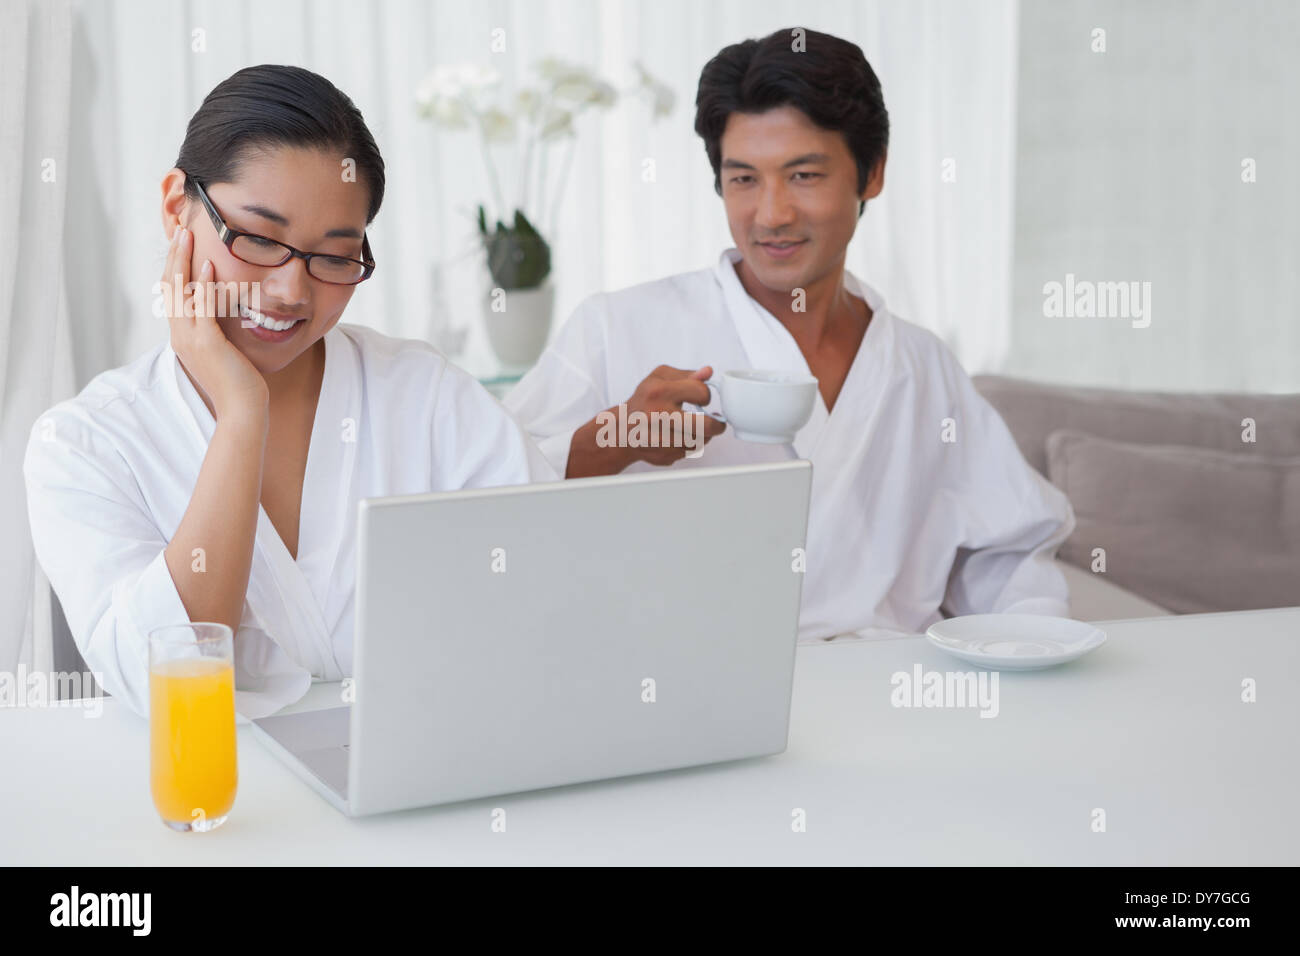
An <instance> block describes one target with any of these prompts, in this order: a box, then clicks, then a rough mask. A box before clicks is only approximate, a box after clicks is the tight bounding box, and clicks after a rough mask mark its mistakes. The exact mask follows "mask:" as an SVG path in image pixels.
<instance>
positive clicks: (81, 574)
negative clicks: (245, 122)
mask: <svg viewBox="0 0 1300 956" xmlns="http://www.w3.org/2000/svg"><path fill="white" fill-rule="evenodd" d="M215 428H216V423H215V422H214V420H213V418H212V415H211V414H210V413H209V412H208V410H207V407H206V406H205V405H204V404H203V400H202V399H201V398H200V397H199V394H198V392H197V391H196V390H195V388H194V386H193V384H192V383H191V382H190V380H189V377H188V376H187V375H186V374H185V371H184V370H183V369H182V368H181V365H180V362H179V360H178V359H177V358H176V353H175V352H174V351H173V350H172V348H171V346H170V344H164V345H161V346H159V347H158V348H156V349H154V350H153V351H151V352H150V353H149V354H147V355H145V356H143V357H141V358H140V359H137V360H136V361H135V362H133V363H131V364H130V365H127V366H125V367H123V368H119V369H114V370H112V371H109V372H105V373H103V374H102V375H100V376H98V377H97V378H96V379H95V380H94V381H92V382H91V383H90V384H89V385H87V386H86V388H85V389H84V390H83V391H82V392H81V394H80V395H78V396H77V397H76V398H73V399H70V400H68V401H65V402H62V403H60V404H59V405H56V406H55V407H54V408H52V409H51V410H49V411H48V412H46V413H45V414H44V415H42V416H41V418H40V419H38V420H37V422H36V423H35V425H34V426H33V428H32V434H31V438H30V440H29V442H28V446H27V457H26V461H25V463H24V473H25V476H26V480H27V502H28V514H29V517H30V520H31V526H32V539H33V542H34V544H35V550H36V556H37V558H38V560H39V561H40V563H41V566H42V568H44V570H45V573H46V575H47V576H48V578H49V580H50V583H51V585H52V586H53V588H54V591H55V593H56V594H57V595H58V597H59V600H60V602H61V603H62V605H63V610H64V613H65V615H66V617H67V619H68V624H69V625H70V627H71V630H72V634H73V636H74V638H75V639H76V642H77V646H78V647H79V648H80V650H81V654H82V656H83V657H84V658H85V659H86V663H87V664H88V665H89V667H90V669H91V670H92V671H95V672H97V673H98V674H99V675H100V677H101V681H102V683H103V685H104V689H105V690H106V691H107V692H108V693H110V694H112V695H113V696H115V697H119V698H121V699H123V700H125V701H126V702H127V703H128V704H129V705H130V706H131V707H132V708H133V709H135V710H136V711H137V712H138V713H141V714H144V713H146V712H147V709H148V699H149V695H148V633H149V631H150V629H152V628H154V627H157V626H159V625H163V624H176V623H185V622H186V621H187V620H188V616H187V614H186V612H185V607H184V605H183V604H182V603H181V600H180V595H179V594H178V593H177V590H176V587H175V585H174V583H173V582H172V578H171V574H170V572H169V571H168V569H167V565H166V563H165V560H164V557H163V549H164V548H165V547H166V545H167V542H168V541H169V540H170V539H171V538H172V536H173V535H174V534H175V532H176V529H177V528H178V527H179V525H180V522H181V518H182V517H183V516H184V514H185V509H186V508H187V507H188V505H189V501H190V496H191V495H192V493H193V491H194V485H195V482H196V480H197V478H198V474H199V467H200V465H201V464H202V462H203V457H204V455H205V454H206V452H207V447H208V442H209V440H210V439H211V437H212V434H213V431H214V430H215ZM556 478H557V475H556V474H555V473H554V472H553V471H552V470H551V468H550V466H549V465H548V464H547V462H546V460H545V459H544V458H543V457H542V455H541V454H540V453H539V452H538V450H537V448H536V446H535V445H533V443H532V442H531V441H529V439H528V438H527V437H526V436H525V435H524V433H523V431H522V430H521V429H520V427H519V425H518V424H517V423H516V422H515V421H514V420H513V419H512V418H511V417H510V416H509V415H508V414H507V413H506V412H505V410H504V409H502V407H501V406H500V404H499V403H498V402H497V401H496V400H495V399H494V398H493V397H492V396H491V395H489V394H488V393H487V392H486V391H485V390H484V389H483V388H482V387H481V386H480V385H479V383H478V382H476V381H475V380H474V379H473V378H471V377H470V376H469V375H467V374H466V373H464V372H462V371H461V370H460V369H458V368H456V367H455V366H453V365H451V364H450V363H448V362H447V360H446V359H445V358H443V356H442V355H441V354H440V353H438V352H437V351H436V350H434V349H433V347H432V346H430V345H427V344H426V343H423V342H418V341H409V340H400V339H394V338H389V337H388V336H385V335H382V334H380V333H378V332H376V331H374V330H371V329H368V328H364V327H360V326H350V325H337V326H335V327H334V328H333V329H331V330H330V331H329V332H328V333H327V334H326V336H325V373H324V378H323V380H322V383H321V391H320V400H319V403H318V405H317V409H316V418H315V422H314V425H313V427H312V435H311V445H310V449H309V454H308V457H307V467H306V474H305V476H304V481H303V493H302V510H301V517H300V522H299V528H300V530H299V537H298V558H297V560H296V561H295V560H294V558H293V557H292V556H291V555H290V554H289V550H288V548H287V547H286V546H285V544H284V542H283V541H282V540H281V538H280V536H279V534H278V533H277V531H276V530H275V527H274V525H272V524H271V521H270V519H269V518H268V517H267V515H266V511H265V510H264V509H262V508H260V507H259V509H258V519H257V535H256V542H255V545H254V549H253V564H252V572H251V574H250V579H249V584H248V592H247V595H246V598H245V602H244V609H243V616H242V618H241V620H240V625H239V630H238V631H237V633H236V635H235V686H236V706H237V709H238V710H239V712H240V713H242V714H244V715H245V716H249V717H257V716H262V715H265V714H268V713H271V712H273V711H275V710H277V709H279V708H280V707H282V706H284V705H286V704H288V703H292V702H293V701H295V700H297V699H298V698H299V697H301V696H302V694H303V693H304V692H305V691H306V690H307V688H308V686H310V684H311V681H312V678H313V677H316V678H320V679H323V680H340V679H342V678H344V677H347V676H350V675H351V672H352V629H353V593H354V587H355V582H356V569H355V566H354V565H355V554H356V515H357V503H358V501H360V500H361V499H362V498H371V497H382V496H387V495H402V494H419V493H423V492H428V491H444V490H451V489H458V488H478V487H485V486H491V485H510V484H524V483H527V482H529V481H549V480H556ZM209 560H210V556H209Z"/></svg>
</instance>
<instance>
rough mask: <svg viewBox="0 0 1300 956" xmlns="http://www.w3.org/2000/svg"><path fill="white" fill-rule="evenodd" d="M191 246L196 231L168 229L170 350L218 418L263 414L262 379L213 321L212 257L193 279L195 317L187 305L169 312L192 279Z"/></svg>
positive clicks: (264, 393)
mask: <svg viewBox="0 0 1300 956" xmlns="http://www.w3.org/2000/svg"><path fill="white" fill-rule="evenodd" d="M193 250H194V234H193V233H192V232H190V231H189V230H188V229H186V228H184V227H183V226H180V225H179V224H178V225H177V227H176V229H175V231H174V232H173V233H172V242H171V247H170V248H169V249H168V251H167V265H166V266H165V267H164V269H163V277H162V281H163V288H164V289H168V288H171V287H172V284H173V283H177V284H179V286H180V294H179V295H178V294H177V293H176V292H175V291H173V292H172V294H171V295H165V296H164V299H166V302H167V321H168V323H169V324H170V326H171V345H172V350H173V351H174V352H175V353H176V355H177V357H178V358H179V359H180V360H181V364H183V365H184V366H185V369H186V371H188V372H189V373H190V375H191V376H193V378H194V380H195V381H196V382H197V383H198V385H199V387H200V388H201V389H203V391H204V393H205V394H206V395H207V396H208V400H209V401H211V402H212V410H213V415H214V417H215V418H216V419H217V420H218V421H221V420H222V419H223V418H225V417H227V416H230V417H235V416H240V415H249V414H251V415H254V416H264V415H266V414H267V408H268V404H269V396H270V392H269V390H268V389H267V386H266V379H264V378H263V377H262V373H261V372H259V371H258V370H257V369H256V368H255V367H254V366H253V363H252V362H250V361H249V360H248V359H247V358H246V357H245V356H244V354H243V353H242V352H240V351H239V349H237V348H235V346H234V344H233V343H232V342H231V341H230V339H228V338H226V333H225V332H223V331H222V330H221V326H219V325H218V324H217V317H216V315H215V314H214V313H215V311H216V307H215V306H216V301H215V300H216V296H215V293H214V290H213V288H212V286H211V285H210V283H211V282H212V281H213V271H212V261H211V260H210V259H205V260H204V262H203V266H202V268H201V269H200V270H199V276H198V280H197V281H198V282H199V283H201V284H202V291H201V292H198V293H196V294H195V295H194V297H193V311H194V315H192V316H189V315H186V314H185V312H186V311H187V310H186V309H182V311H181V313H180V314H179V315H175V314H173V313H174V311H175V301H176V300H177V299H179V300H182V301H188V297H187V296H186V286H188V285H189V283H190V257H191V256H192V255H193Z"/></svg>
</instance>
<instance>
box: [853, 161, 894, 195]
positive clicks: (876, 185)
mask: <svg viewBox="0 0 1300 956" xmlns="http://www.w3.org/2000/svg"><path fill="white" fill-rule="evenodd" d="M888 158H889V150H887V149H886V150H885V151H884V152H882V153H881V154H880V158H879V159H878V160H876V165H875V166H873V167H871V175H869V176H868V177H867V185H866V186H865V187H864V188H863V190H862V194H861V195H860V196H858V198H859V199H860V200H862V201H863V202H866V201H867V200H868V199H875V198H876V197H877V196H879V195H880V193H881V191H882V190H883V189H884V188H885V160H886V159H888Z"/></svg>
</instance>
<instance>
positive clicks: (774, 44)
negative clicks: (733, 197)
mask: <svg viewBox="0 0 1300 956" xmlns="http://www.w3.org/2000/svg"><path fill="white" fill-rule="evenodd" d="M779 106H793V107H795V108H796V109H798V110H799V111H801V112H802V113H804V114H805V115H807V117H808V118H809V119H810V120H812V121H813V122H814V123H816V124H817V125H818V126H820V127H822V128H823V129H828V130H834V131H836V132H839V133H842V134H843V135H844V139H845V140H846V141H847V142H848V146H849V151H850V152H851V153H852V154H853V158H854V159H855V160H856V161H857V165H858V192H861V191H862V190H863V189H865V188H866V186H867V180H868V179H869V178H870V177H871V170H872V168H873V167H874V166H875V165H876V163H877V161H878V160H879V159H880V157H881V156H882V155H884V152H885V148H886V147H887V146H888V145H889V113H888V112H887V111H886V110H885V100H884V96H883V95H882V94H881V92H880V80H878V79H877V78H876V74H875V72H874V71H873V70H872V69H871V64H870V63H868V62H867V58H866V57H865V56H863V55H862V50H861V49H859V48H858V47H857V46H856V45H855V44H853V43H850V42H849V41H848V40H841V39H840V38H839V37H834V36H831V35H830V34H829V33H818V32H817V31H815V30H802V29H801V30H797V31H796V30H795V29H793V28H792V29H788V30H777V31H776V32H775V33H773V34H771V35H770V36H766V37H764V38H763V39H761V40H744V41H743V42H741V43H733V44H732V45H731V46H729V47H724V48H723V50H722V52H720V53H719V54H718V55H717V56H715V57H714V58H713V59H712V60H710V61H709V62H708V63H706V64H705V65H704V71H703V72H702V73H700V86H699V90H698V91H697V92H696V94H695V132H697V133H699V134H700V136H701V137H703V139H704V149H705V151H706V152H708V154H709V163H710V164H711V165H712V166H713V188H714V189H716V190H717V191H718V194H719V195H721V194H722V168H721V167H722V132H723V130H725V129H726V128H727V118H728V117H729V116H730V115H731V114H732V113H764V112H766V111H767V110H770V109H776V108H777V107H779Z"/></svg>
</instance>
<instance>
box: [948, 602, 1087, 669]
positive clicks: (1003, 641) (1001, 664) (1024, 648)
mask: <svg viewBox="0 0 1300 956" xmlns="http://www.w3.org/2000/svg"><path fill="white" fill-rule="evenodd" d="M925 636H926V638H927V639H928V640H929V642H930V643H931V644H933V645H934V646H935V647H938V648H941V649H942V650H945V651H947V652H948V653H949V654H952V655H953V656H954V657H959V658H961V659H962V660H964V661H969V662H970V663H972V664H978V665H979V666H980V667H987V668H989V669H990V670H1002V671H1033V670H1038V669H1040V668H1043V667H1053V666H1055V665H1057V664H1064V663H1065V662H1066V661H1072V660H1074V659H1075V658H1076V657H1082V656H1083V655H1084V654H1087V653H1088V652H1089V651H1091V650H1093V649H1094V648H1097V647H1100V646H1101V645H1102V644H1104V643H1106V632H1105V631H1102V630H1100V629H1098V628H1096V627H1093V626H1092V625H1091V624H1087V623H1085V622H1083V621H1072V620H1070V619H1069V618H1065V617H1046V616H1044V615H1039V614H967V615H965V616H963V617H950V618H948V620H946V621H939V622H938V623H936V624H932V625H930V629H929V630H928V631H926V632H925Z"/></svg>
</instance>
